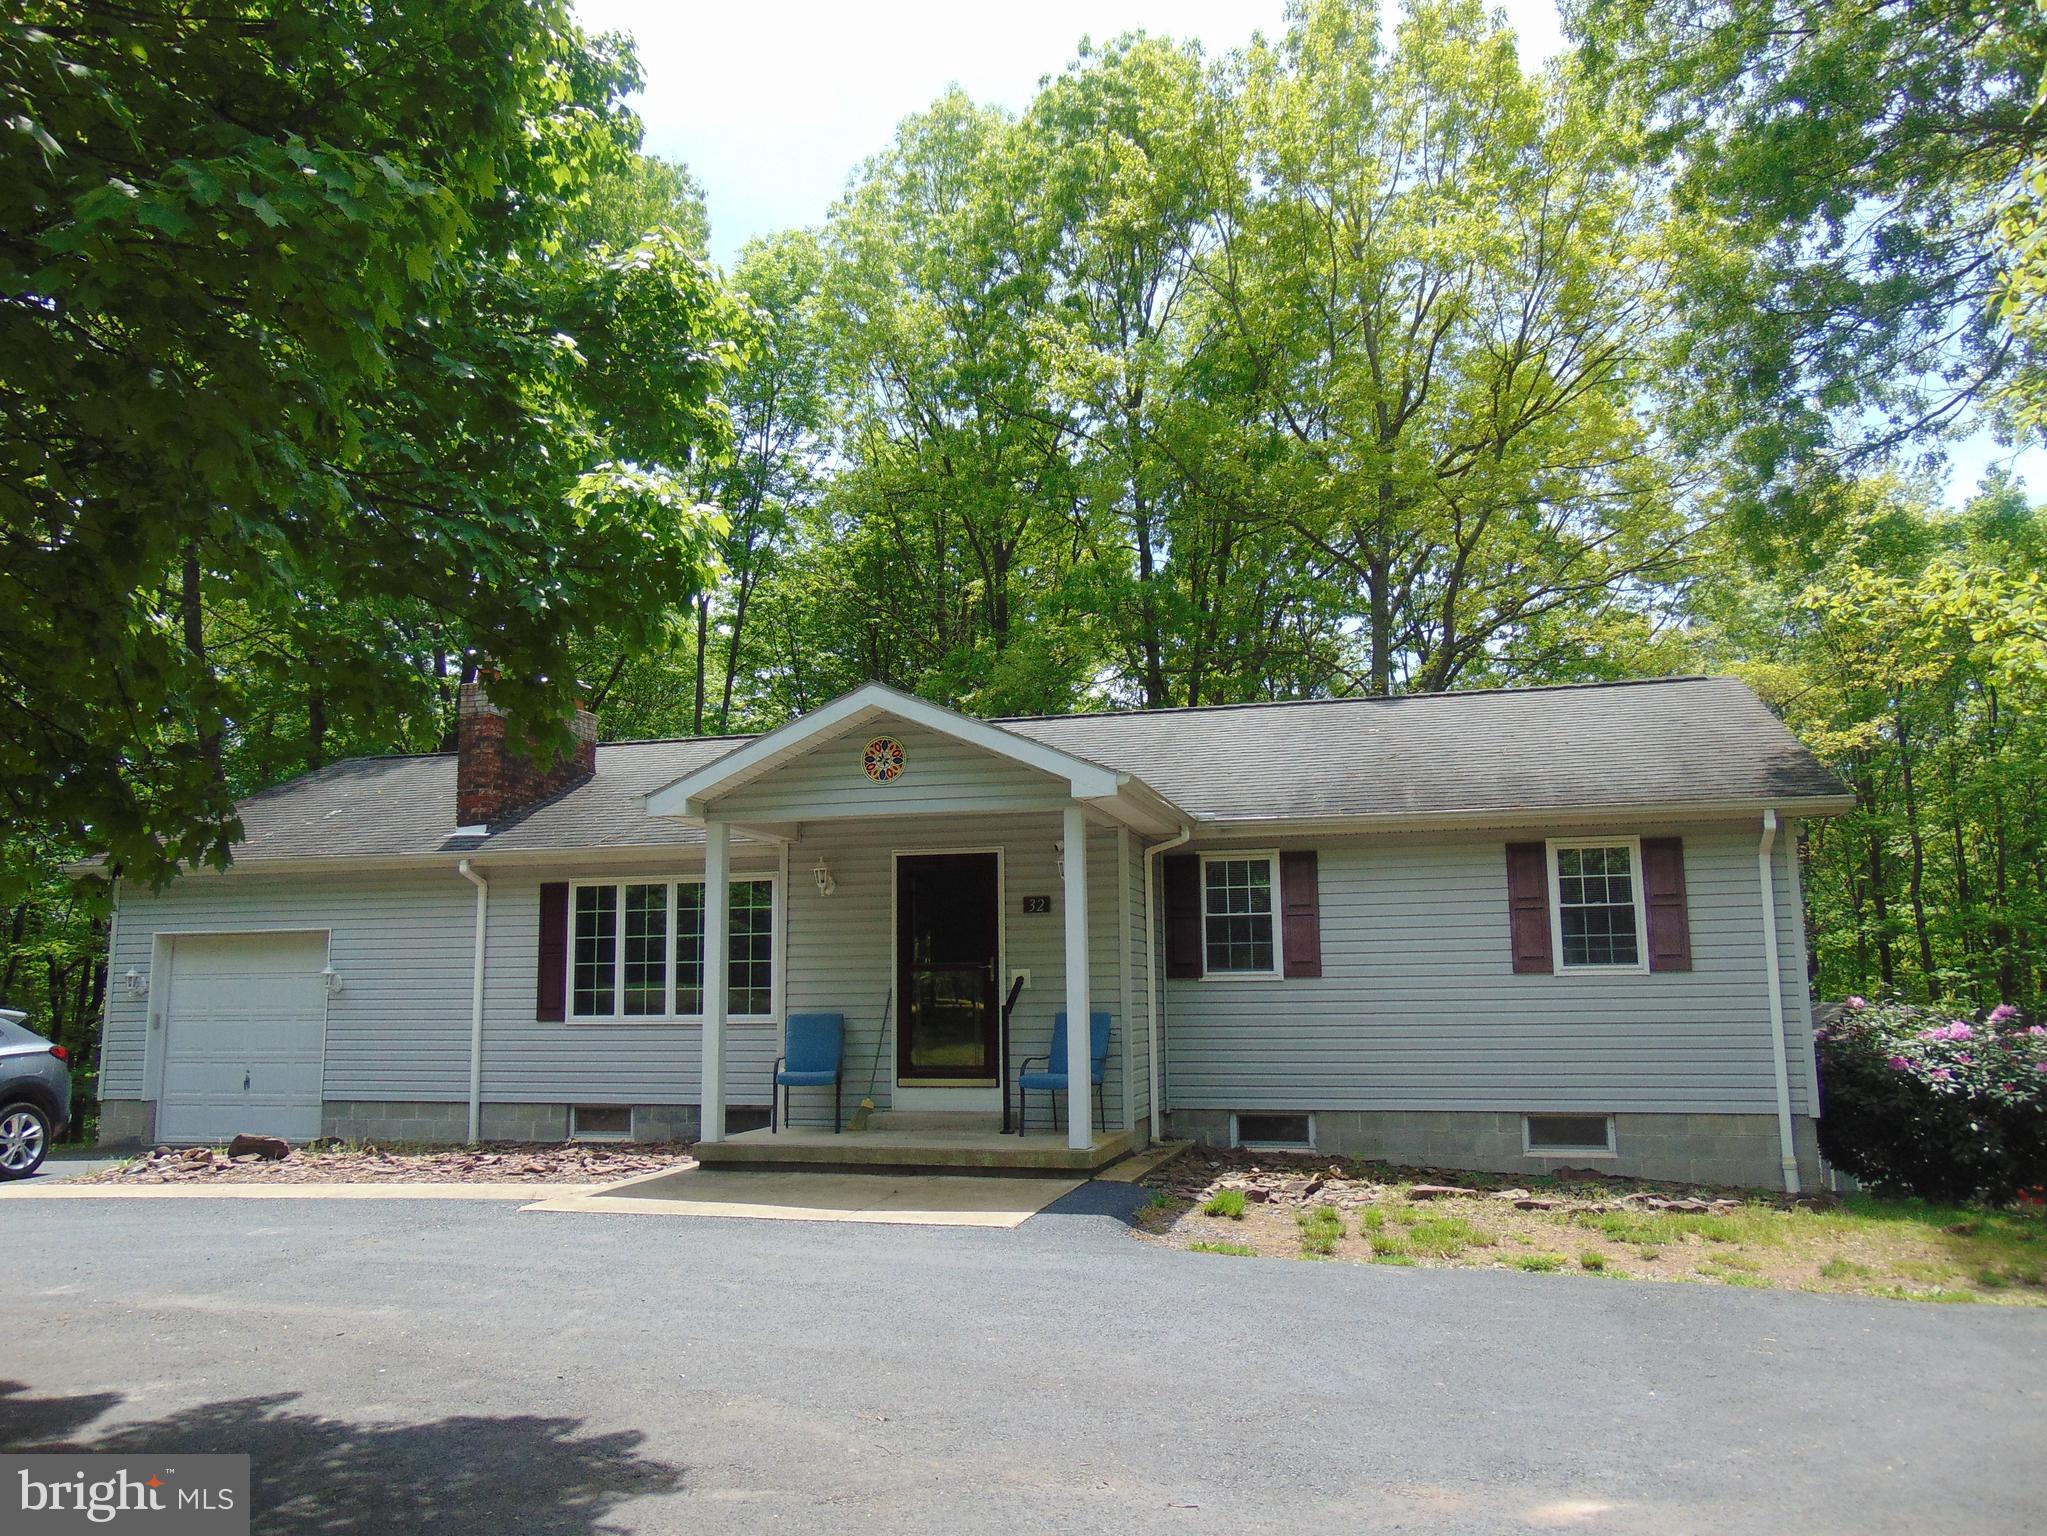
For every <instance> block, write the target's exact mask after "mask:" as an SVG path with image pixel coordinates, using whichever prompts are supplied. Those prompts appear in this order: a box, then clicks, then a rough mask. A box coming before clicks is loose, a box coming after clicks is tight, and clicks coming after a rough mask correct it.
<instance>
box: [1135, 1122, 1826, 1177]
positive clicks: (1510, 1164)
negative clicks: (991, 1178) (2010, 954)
mask: <svg viewBox="0 0 2047 1536" xmlns="http://www.w3.org/2000/svg"><path fill="white" fill-rule="evenodd" d="M1258 1108H1259V1110H1260V1111H1261V1112H1263V1111H1265V1110H1266V1109H1267V1106H1259V1107H1258ZM1294 1113H1299V1111H1294ZM1312 1113H1313V1114H1314V1117H1315V1119H1314V1136H1315V1150H1316V1151H1318V1152H1328V1153H1332V1154H1334V1155H1336V1156H1339V1157H1357V1158H1365V1159H1369V1160H1371V1161H1374V1162H1385V1163H1400V1164H1407V1165H1411V1166H1419V1167H1429V1168H1463V1169H1469V1170H1471V1171H1473V1172H1482V1173H1526V1174H1541V1173H1548V1172H1552V1171H1553V1170H1555V1169H1558V1168H1567V1167H1569V1168H1597V1169H1599V1170H1600V1171H1601V1172H1603V1173H1614V1174H1621V1175H1624V1176H1626V1177H1630V1178H1640V1179H1663V1180H1669V1181H1672V1182H1676V1183H1690V1184H1724V1185H1737V1186H1748V1187H1752V1188H1757V1189H1782V1188H1783V1187H1784V1172H1783V1167H1782V1165H1781V1162H1780V1159H1779V1155H1778V1141H1777V1117H1776V1116H1775V1115H1725V1114H1616V1115H1615V1116H1614V1117H1613V1120H1614V1153H1613V1155H1611V1156H1606V1157H1595V1156H1591V1155H1588V1154H1585V1153H1565V1154H1556V1155H1544V1156H1539V1157H1538V1156H1530V1155H1529V1154H1528V1153H1526V1152H1524V1151H1523V1150H1522V1145H1523V1143H1522V1127H1521V1119H1522V1117H1521V1115H1520V1114H1519V1113H1516V1112H1513V1111H1493V1110H1355V1109H1318V1110H1314V1111H1313V1112H1312ZM1230 1116H1231V1112H1230V1111H1228V1110H1221V1109H1175V1110H1170V1111H1168V1112H1167V1115H1166V1124H1167V1133H1168V1134H1169V1135H1171V1136H1174V1137H1184V1138H1187V1139H1189V1140H1193V1141H1200V1142H1205V1143H1207V1144H1208V1145H1210V1146H1227V1145H1229V1142H1230ZM1792 1130H1793V1134H1794V1136H1795V1138H1796V1144H1797V1149H1798V1177H1799V1184H1800V1186H1801V1187H1802V1188H1804V1189H1808V1190H1812V1189H1818V1188H1820V1187H1822V1186H1821V1183H1820V1156H1819V1139H1818V1134H1817V1131H1816V1129H1815V1122H1814V1121H1813V1120H1812V1119H1811V1118H1810V1117H1809V1116H1804V1115H1800V1116H1798V1117H1796V1118H1795V1119H1794V1120H1793V1122H1792Z"/></svg>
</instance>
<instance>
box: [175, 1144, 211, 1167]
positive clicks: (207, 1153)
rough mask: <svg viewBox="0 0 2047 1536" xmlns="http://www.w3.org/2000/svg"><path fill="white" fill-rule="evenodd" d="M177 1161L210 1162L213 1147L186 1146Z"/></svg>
mask: <svg viewBox="0 0 2047 1536" xmlns="http://www.w3.org/2000/svg"><path fill="white" fill-rule="evenodd" d="M179 1161H180V1162H186V1163H210V1162H212V1161H213V1148H211V1147H187V1148H186V1149H185V1152H184V1155H183V1156H182V1157H181V1158H180V1159H179Z"/></svg>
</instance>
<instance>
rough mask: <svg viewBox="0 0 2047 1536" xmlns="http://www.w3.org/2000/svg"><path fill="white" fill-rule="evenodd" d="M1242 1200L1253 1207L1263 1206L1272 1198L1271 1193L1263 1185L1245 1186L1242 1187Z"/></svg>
mask: <svg viewBox="0 0 2047 1536" xmlns="http://www.w3.org/2000/svg"><path fill="white" fill-rule="evenodd" d="M1244 1198H1245V1199H1246V1200H1249V1201H1251V1202H1252V1203H1253V1204H1254V1205H1263V1204H1265V1202H1266V1201H1268V1200H1270V1199H1271V1198H1272V1191H1271V1190H1269V1189H1267V1188H1266V1187H1265V1186H1264V1185H1263V1184H1247V1185H1245V1186H1244Z"/></svg>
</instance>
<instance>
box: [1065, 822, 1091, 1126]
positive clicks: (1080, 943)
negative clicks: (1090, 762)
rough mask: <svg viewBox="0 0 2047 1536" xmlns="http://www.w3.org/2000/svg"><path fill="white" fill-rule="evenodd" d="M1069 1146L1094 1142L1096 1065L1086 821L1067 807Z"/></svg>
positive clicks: (1066, 894) (1067, 1078)
mask: <svg viewBox="0 0 2047 1536" xmlns="http://www.w3.org/2000/svg"><path fill="white" fill-rule="evenodd" d="M1060 862H1061V864H1062V866H1063V867H1064V869H1065V872H1066V886H1065V902H1066V1084H1067V1090H1068V1091H1067V1095H1066V1144H1067V1145H1068V1146H1069V1147H1091V1146H1093V1145H1094V1144H1095V1108H1094V1105H1095V1093H1094V1086H1093V1084H1091V1083H1090V1082H1089V1081H1088V1072H1089V1068H1090V1067H1091V1065H1092V1063H1091V1061H1090V1060H1089V1057H1090V1054H1091V1053H1090V1051H1089V1042H1090V1041H1091V1040H1092V1039H1093V1035H1094V1031H1093V1030H1092V1028H1090V1021H1089V1017H1088V996H1087V818H1086V817H1085V816H1084V815H1082V813H1081V809H1080V807H1079V806H1077V805H1069V806H1068V807H1067V808H1066V852H1065V856H1064V858H1063V859H1062V860H1061V861H1060Z"/></svg>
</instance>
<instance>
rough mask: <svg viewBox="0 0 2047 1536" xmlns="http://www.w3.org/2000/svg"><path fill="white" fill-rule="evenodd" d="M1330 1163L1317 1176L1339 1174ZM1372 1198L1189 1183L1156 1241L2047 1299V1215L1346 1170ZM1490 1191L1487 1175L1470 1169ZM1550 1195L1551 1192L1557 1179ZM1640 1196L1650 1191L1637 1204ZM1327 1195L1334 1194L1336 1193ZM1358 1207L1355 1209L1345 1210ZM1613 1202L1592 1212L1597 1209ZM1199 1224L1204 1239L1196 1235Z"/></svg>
mask: <svg viewBox="0 0 2047 1536" xmlns="http://www.w3.org/2000/svg"><path fill="white" fill-rule="evenodd" d="M1326 1166H1327V1164H1326V1163H1318V1164H1317V1166H1316V1169H1315V1170H1314V1171H1320V1169H1321V1168H1323V1167H1326ZM1341 1176H1342V1177H1343V1178H1345V1179H1346V1180H1349V1181H1354V1187H1355V1185H1362V1186H1363V1188H1362V1189H1360V1190H1359V1192H1360V1193H1362V1194H1364V1195H1365V1199H1364V1200H1363V1201H1361V1202H1360V1203H1358V1204H1357V1205H1356V1207H1355V1208H1354V1209H1353V1210H1348V1211H1346V1210H1343V1209H1339V1208H1338V1207H1337V1206H1336V1205H1335V1204H1333V1203H1324V1204H1321V1205H1316V1206H1312V1207H1308V1208H1302V1207H1300V1206H1298V1205H1295V1204H1294V1203H1293V1202H1291V1201H1289V1200H1285V1199H1278V1200H1275V1201H1273V1202H1271V1203H1270V1204H1260V1203H1257V1202H1253V1201H1251V1200H1250V1199H1249V1198H1248V1196H1247V1194H1246V1192H1245V1191H1244V1190H1242V1189H1219V1188H1217V1187H1216V1186H1215V1184H1208V1185H1206V1186H1205V1187H1200V1188H1199V1189H1198V1192H1197V1190H1196V1189H1192V1188H1188V1187H1187V1185H1186V1184H1185V1183H1184V1182H1182V1183H1180V1184H1179V1185H1178V1186H1177V1188H1176V1190H1175V1193H1174V1197H1173V1198H1171V1199H1168V1200H1163V1201H1155V1206H1156V1209H1154V1210H1151V1211H1147V1213H1146V1217H1147V1219H1146V1220H1145V1221H1144V1222H1142V1223H1140V1224H1139V1231H1140V1233H1141V1234H1142V1235H1144V1236H1148V1237H1155V1238H1158V1239H1162V1240H1165V1241H1169V1242H1176V1243H1179V1244H1181V1245H1183V1246H1184V1245H1186V1244H1187V1240H1188V1239H1189V1238H1193V1237H1197V1236H1200V1237H1205V1238H1214V1237H1218V1236H1221V1235H1222V1234H1221V1233H1218V1232H1217V1231H1216V1229H1215V1228H1214V1227H1213V1226H1204V1225H1203V1224H1201V1223H1200V1222H1199V1220H1198V1219H1190V1218H1195V1217H1196V1213H1197V1212H1198V1213H1202V1214H1206V1215H1208V1216H1211V1217H1223V1218H1226V1219H1228V1220H1230V1221H1231V1222H1232V1223H1233V1225H1232V1227H1231V1228H1230V1229H1229V1230H1228V1236H1229V1237H1231V1238H1233V1239H1238V1241H1236V1242H1231V1243H1224V1244H1216V1243H1203V1244H1201V1245H1199V1247H1200V1248H1201V1251H1204V1252H1224V1253H1237V1252H1239V1251H1240V1250H1245V1249H1248V1250H1250V1251H1252V1252H1255V1253H1258V1254H1262V1255H1267V1256H1272V1257H1292V1258H1301V1259H1310V1260H1320V1261H1324V1262H1326V1261H1329V1260H1344V1259H1349V1260H1352V1261H1356V1260H1359V1259H1364V1260H1367V1261H1369V1262H1371V1263H1375V1264H1386V1265H1403V1266H1404V1265H1412V1264H1417V1263H1419V1264H1429V1265H1438V1266H1442V1265H1450V1266H1462V1267H1473V1266H1476V1267H1494V1268H1513V1269H1520V1270H1526V1271H1530V1272H1534V1273H1548V1272H1554V1271H1558V1270H1566V1269H1567V1270H1569V1271H1571V1272H1572V1273H1582V1274H1588V1275H1600V1276H1606V1277H1611V1278H1616V1279H1636V1280H1651V1281H1662V1282H1663V1283H1665V1284H1671V1283H1680V1284H1682V1283H1692V1284H1707V1285H1727V1286H1736V1287H1744V1288H1750V1289H1772V1288H1773V1289H1778V1290H1807V1291H1813V1292H1818V1293H1822V1294H1831V1295H1843V1294H1852V1295H1862V1296H1882V1297H1893V1298H1897V1299H1901V1300H1909V1301H1931V1302H1937V1303H1950V1304H1952V1303H1966V1302H1971V1301H1974V1302H1987V1303H1995V1304H2000V1305H2024V1306H2047V1213H2042V1212H2040V1211H2037V1210H2025V1209H2015V1210H2008V1211H2007V1210H1985V1209H1979V1208H1975V1207H1968V1206H1955V1205H1947V1204H1941V1203H1937V1202H1928V1201H1920V1200H1909V1199H1894V1198H1887V1197H1882V1196H1876V1195H1869V1194H1856V1195H1851V1196H1848V1197H1846V1198H1845V1199H1841V1200H1826V1201H1824V1202H1821V1201H1806V1202H1801V1203H1799V1204H1795V1205H1793V1204H1788V1203H1786V1202H1784V1201H1783V1200H1782V1199H1781V1198H1772V1197H1769V1196H1757V1197H1755V1198H1752V1199H1750V1200H1748V1201H1746V1202H1745V1203H1742V1204H1729V1203H1725V1202H1721V1203H1720V1208H1718V1209H1714V1210H1708V1211H1671V1210H1653V1209H1644V1208H1643V1205H1642V1202H1641V1200H1640V1198H1639V1197H1641V1196H1649V1195H1655V1194H1658V1193H1668V1194H1670V1195H1671V1196H1673V1197H1675V1196H1677V1195H1680V1194H1688V1193H1695V1192H1693V1191H1687V1190H1684V1189H1681V1188H1676V1187H1672V1186H1658V1185H1653V1184H1626V1183H1602V1184H1597V1185H1594V1184H1586V1185H1585V1186H1583V1187H1579V1186H1575V1185H1574V1186H1568V1187H1566V1186H1562V1185H1559V1186H1557V1187H1556V1189H1555V1193H1556V1194H1557V1195H1559V1196H1560V1197H1561V1198H1562V1199H1563V1200H1564V1201H1565V1204H1564V1205H1563V1206H1562V1207H1561V1208H1558V1209H1554V1210H1548V1211H1523V1210H1519V1209H1516V1208H1514V1207H1513V1206H1512V1204H1511V1202H1502V1201H1498V1200H1492V1199H1487V1198H1478V1199H1461V1198H1458V1199H1444V1200H1438V1201H1429V1202H1416V1201H1412V1200H1410V1199H1409V1198H1408V1189H1409V1187H1410V1181H1412V1180H1413V1179H1414V1178H1416V1177H1417V1174H1416V1171H1415V1170H1411V1169H1398V1170H1396V1169H1391V1168H1377V1167H1360V1168H1356V1169H1348V1168H1347V1169H1346V1170H1345V1171H1344V1172H1343V1173H1342V1175H1341ZM1456 1182H1460V1183H1463V1182H1468V1183H1471V1184H1473V1185H1474V1186H1476V1187H1478V1188H1480V1189H1481V1190H1490V1189H1491V1187H1492V1185H1491V1184H1489V1183H1488V1182H1487V1181H1485V1180H1484V1179H1483V1178H1474V1177H1472V1176H1469V1175H1458V1176H1456ZM1545 1187H1546V1188H1547V1186H1545ZM1630 1194H1633V1195H1635V1196H1636V1197H1637V1198H1633V1199H1628V1198H1626V1197H1627V1196H1629V1195H1630ZM1324 1199H1325V1202H1327V1201H1329V1200H1330V1197H1329V1196H1325V1197H1324ZM1345 1203H1346V1204H1348V1203H1349V1202H1348V1201H1346V1202H1345ZM1602 1204H1603V1205H1610V1206H1612V1207H1613V1208H1609V1209H1604V1210H1601V1209H1591V1208H1588V1207H1593V1206H1596V1205H1602ZM1190 1228H1191V1230H1190Z"/></svg>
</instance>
